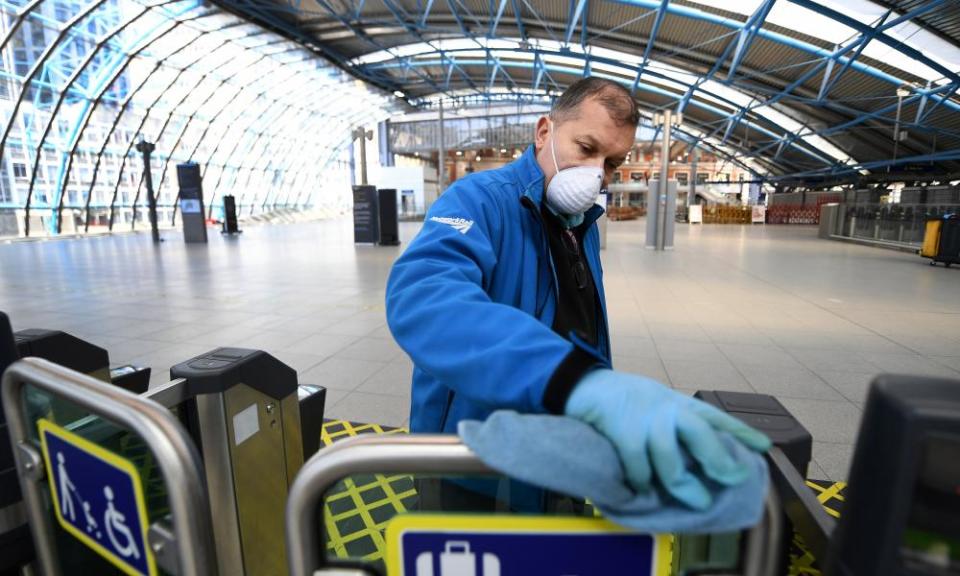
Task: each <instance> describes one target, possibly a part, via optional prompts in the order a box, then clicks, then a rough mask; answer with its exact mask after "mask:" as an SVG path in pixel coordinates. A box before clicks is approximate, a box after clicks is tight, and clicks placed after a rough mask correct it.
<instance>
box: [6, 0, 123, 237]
mask: <svg viewBox="0 0 960 576" xmlns="http://www.w3.org/2000/svg"><path fill="white" fill-rule="evenodd" d="M106 1H107V0H96V1H95V2H93V3H91V4H90V5H89V6H87V7H86V8H85V9H84V10H81V11H80V13H78V14H77V15H76V16H74V17H73V18H71V19H70V20H69V21H67V22H66V23H65V24H64V25H63V27H62V28H61V29H60V30H59V32H58V33H57V36H56V38H55V39H54V40H53V42H51V43H50V44H49V45H47V47H46V48H45V49H44V51H43V53H42V54H41V55H40V58H38V59H37V61H36V62H34V65H33V67H32V68H31V69H30V71H29V72H28V73H27V76H26V77H25V78H24V79H23V81H22V82H21V84H20V95H19V96H18V97H17V100H16V102H14V104H13V109H12V110H11V111H10V120H9V121H8V122H7V124H6V126H4V129H3V135H2V136H0V162H3V154H4V152H5V151H6V144H7V138H8V137H9V136H10V131H11V129H12V128H13V125H14V124H15V123H16V120H17V115H18V114H19V112H20V106H21V104H22V103H23V101H24V99H25V98H26V95H27V93H29V92H30V87H32V85H33V80H34V78H35V77H36V75H37V74H38V73H39V72H40V70H41V69H42V68H43V67H44V65H45V64H46V62H47V60H48V59H49V58H50V56H52V55H53V53H54V52H55V51H56V49H57V48H58V47H59V45H60V43H61V42H62V41H63V38H64V37H65V36H66V35H67V32H69V31H70V30H71V29H72V28H73V27H74V26H75V25H76V24H77V23H79V22H80V21H82V20H84V19H86V17H87V16H89V15H90V14H91V13H92V12H94V11H95V10H96V9H97V8H99V7H100V6H102V5H103V4H104V3H105V2H106ZM31 12H32V10H31ZM39 150H42V148H40V149H39ZM32 201H33V188H32V186H31V189H30V191H29V192H28V193H27V201H26V203H25V206H24V210H25V214H26V216H25V218H26V221H25V222H24V232H25V234H26V235H27V236H29V235H30V204H31V202H32Z"/></svg>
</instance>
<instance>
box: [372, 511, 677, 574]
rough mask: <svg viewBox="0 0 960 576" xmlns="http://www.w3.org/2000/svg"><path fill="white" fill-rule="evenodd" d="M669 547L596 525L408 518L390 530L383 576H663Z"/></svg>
mask: <svg viewBox="0 0 960 576" xmlns="http://www.w3.org/2000/svg"><path fill="white" fill-rule="evenodd" d="M670 539H671V537H670V536H667V535H659V536H658V535H650V534H638V533H635V532H629V531H626V530H624V529H623V528H620V527H618V526H616V525H614V524H611V523H610V522H608V521H606V520H603V519H601V518H559V517H530V516H512V517H511V516H507V517H504V516H489V515H487V516H481V515H477V516H468V515H453V516H450V515H439V514H405V515H401V516H397V517H396V518H394V519H393V520H391V521H390V523H389V524H388V525H387V537H386V542H387V575H388V576H528V575H532V574H576V575H577V576H600V575H608V574H627V573H629V574H631V575H636V576H665V575H667V574H669V573H670V564H671V557H670V554H671V540H670ZM627 567H628V568H627Z"/></svg>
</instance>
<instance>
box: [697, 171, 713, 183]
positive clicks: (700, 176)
mask: <svg viewBox="0 0 960 576" xmlns="http://www.w3.org/2000/svg"><path fill="white" fill-rule="evenodd" d="M709 179H710V174H709V173H708V172H697V184H706V183H707V180H709Z"/></svg>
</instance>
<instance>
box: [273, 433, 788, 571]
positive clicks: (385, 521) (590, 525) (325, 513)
mask: <svg viewBox="0 0 960 576" xmlns="http://www.w3.org/2000/svg"><path fill="white" fill-rule="evenodd" d="M372 476H378V477H381V478H393V479H394V480H397V479H398V477H399V479H404V480H406V483H407V485H408V486H410V487H413V486H417V485H422V483H418V482H417V480H420V479H426V478H432V479H436V478H437V477H438V476H439V477H441V478H443V479H444V480H443V481H448V480H451V479H454V478H456V479H457V480H454V481H459V482H470V481H477V480H479V479H480V478H490V477H491V476H492V477H497V476H498V474H497V473H496V472H495V471H493V470H491V469H489V468H487V467H486V466H485V465H484V464H483V463H482V462H481V461H480V459H479V458H478V457H477V456H476V455H475V454H473V452H471V451H470V449H469V448H467V447H466V446H465V445H464V444H463V443H462V442H461V441H460V439H459V438H457V437H456V436H446V435H396V436H360V437H355V438H349V439H346V440H342V441H340V442H337V443H336V444H334V445H333V446H330V447H327V448H325V449H324V450H323V451H322V452H320V453H319V454H317V455H316V456H314V457H313V458H312V459H310V460H309V461H308V462H307V463H306V464H305V465H304V467H303V469H302V470H301V472H300V474H299V475H298V476H297V479H296V480H295V482H294V484H293V486H292V487H291V489H290V497H289V499H288V500H287V513H286V538H287V556H288V564H289V568H290V574H291V575H292V576H314V575H321V574H324V575H327V574H328V575H331V576H333V575H337V576H371V575H382V574H384V570H385V573H386V575H387V576H448V574H454V575H460V574H469V575H481V574H482V575H483V576H498V575H499V574H501V573H503V574H511V573H512V574H519V573H524V574H581V575H589V574H614V573H630V574H637V575H649V576H669V575H672V574H681V573H683V574H686V575H693V574H729V575H736V574H741V575H745V576H746V575H751V576H768V575H772V574H775V573H776V570H777V566H778V563H779V561H780V558H781V556H782V554H781V550H780V546H781V543H782V542H783V538H782V537H781V531H782V515H781V513H780V509H779V504H778V500H777V495H776V493H775V491H773V490H771V492H770V494H769V497H768V500H767V505H766V508H765V512H764V516H763V519H762V521H761V522H760V523H759V524H758V525H757V526H755V527H754V528H752V529H751V530H749V531H746V532H745V533H743V534H740V535H718V536H717V540H716V541H715V542H714V544H717V543H719V544H720V547H725V545H728V544H730V543H731V542H732V543H733V547H732V552H733V557H732V558H730V560H731V562H730V563H729V564H728V565H725V566H704V567H703V568H702V569H698V568H697V567H695V566H692V565H691V564H694V562H691V561H690V560H691V559H690V558H686V559H684V558H682V556H683V549H682V548H681V547H680V546H682V544H681V542H680V539H678V538H675V537H673V536H671V535H645V534H637V533H633V532H629V531H626V530H623V529H621V528H618V527H617V526H615V525H613V524H611V523H609V522H607V521H606V520H603V519H602V518H598V517H594V515H592V514H589V513H588V514H587V515H586V516H584V515H582V514H579V515H576V516H573V515H569V514H567V515H563V516H557V515H553V516H543V515H534V516H531V515H522V514H514V513H512V512H509V511H508V514H507V515H498V514H490V513H489V512H487V513H486V514H484V515H479V514H473V513H469V514H467V515H466V516H464V515H463V513H462V512H457V513H451V512H449V511H448V510H423V508H421V507H418V506H417V500H418V498H409V497H408V498H407V505H406V506H402V507H401V506H400V505H399V504H395V505H394V507H393V508H391V509H390V510H388V511H387V512H386V513H383V512H382V511H381V510H379V509H378V510H375V511H364V512H362V513H361V515H362V514H366V515H368V516H370V519H371V520H372V521H374V522H375V523H376V527H377V528H380V529H382V530H383V533H385V540H384V542H383V547H384V548H385V550H382V551H380V554H382V555H383V558H382V560H381V561H376V562H370V561H369V560H370V558H371V556H376V554H375V555H370V554H367V560H366V561H365V560H364V559H363V558H349V559H346V560H344V559H336V558H329V557H328V554H327V548H328V545H327V542H326V540H327V536H329V534H328V531H329V530H334V529H336V530H339V529H340V527H339V526H338V524H337V523H336V514H335V513H334V514H331V513H333V512H334V508H335V505H334V504H335V503H334V501H332V500H331V501H330V502H327V501H326V498H327V497H328V496H327V495H328V494H329V493H331V492H334V491H336V490H337V489H338V488H339V487H342V486H347V490H348V491H349V493H350V497H351V499H352V500H353V501H354V503H355V504H357V505H361V504H362V502H363V501H364V500H365V499H366V498H367V496H366V494H367V493H369V492H372V491H375V490H378V489H377V488H374V489H373V490H367V491H363V492H361V491H359V490H358V489H357V486H358V485H359V484H361V483H362V479H364V478H370V477H372ZM406 476H409V477H408V478H405V477H406ZM414 478H416V479H414ZM335 487H336V488H335ZM384 490H386V491H396V489H395V488H392V487H391V486H389V485H388V486H385V487H384ZM415 492H416V490H415V489H410V490H407V491H406V492H405V493H406V494H414V493H415ZM420 496H423V495H422V494H421V495H420ZM581 504H583V503H582V501H581ZM400 508H405V510H404V511H403V512H400ZM574 508H575V507H574ZM588 510H589V509H588ZM697 543H698V544H700V543H705V544H706V548H710V542H709V539H704V538H701V539H700V540H698V541H697ZM694 548H698V547H696V546H694ZM594 552H597V553H598V554H596V555H594V554H593V553H594ZM691 552H694V553H696V554H700V555H704V556H709V555H710V553H709V551H708V550H706V549H704V550H698V549H694V550H691ZM611 554H612V555H611ZM689 555H690V554H687V556H689ZM564 562H568V564H563V563H564ZM384 565H385V568H384ZM585 565H586V567H585ZM625 566H629V571H628V572H624V569H625Z"/></svg>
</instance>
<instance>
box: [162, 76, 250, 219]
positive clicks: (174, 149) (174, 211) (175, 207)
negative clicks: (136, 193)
mask: <svg viewBox="0 0 960 576" xmlns="http://www.w3.org/2000/svg"><path fill="white" fill-rule="evenodd" d="M242 90H243V89H242V88H241V91H242ZM181 135H182V134H181ZM177 144H179V139H178V142H177ZM177 144H174V148H173V149H172V151H171V154H170V156H169V157H168V159H167V161H168V162H169V159H170V158H172V157H173V154H174V153H175V151H176V145H177ZM164 171H166V164H165V165H164ZM161 181H162V177H161ZM157 189H158V190H159V187H158V188H157ZM179 198H180V193H179V191H178V192H177V196H176V198H174V209H173V213H174V217H176V211H177V206H176V204H177V201H178V200H179Z"/></svg>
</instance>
